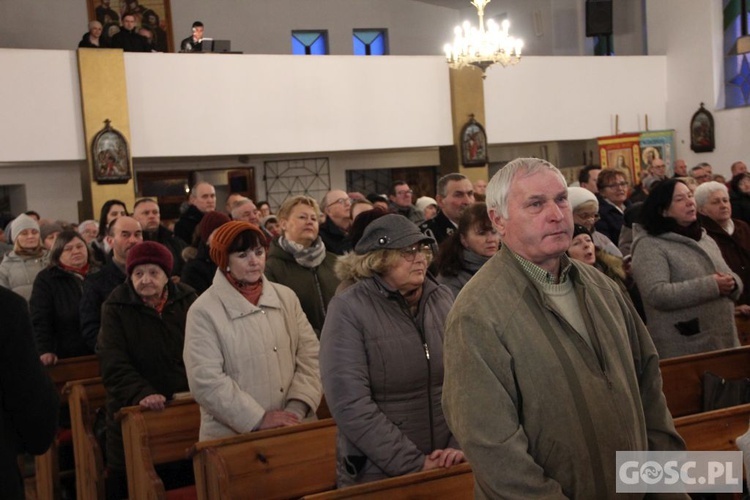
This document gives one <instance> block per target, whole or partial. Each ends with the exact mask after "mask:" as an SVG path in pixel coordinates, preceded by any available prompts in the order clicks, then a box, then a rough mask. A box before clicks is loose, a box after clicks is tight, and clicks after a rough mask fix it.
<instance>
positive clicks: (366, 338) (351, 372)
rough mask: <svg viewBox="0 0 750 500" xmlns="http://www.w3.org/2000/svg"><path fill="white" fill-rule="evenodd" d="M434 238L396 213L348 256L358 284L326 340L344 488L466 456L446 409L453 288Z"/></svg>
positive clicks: (330, 323) (325, 369) (323, 360)
mask: <svg viewBox="0 0 750 500" xmlns="http://www.w3.org/2000/svg"><path fill="white" fill-rule="evenodd" d="M433 242H434V240H433V239H432V238H430V237H429V236H425V235H424V234H423V233H422V232H421V231H420V230H419V228H418V227H417V226H416V225H415V224H414V223H413V222H411V221H410V220H408V219H407V218H406V217H403V216H401V215H396V214H388V215H384V216H382V217H380V218H378V219H376V220H374V221H372V222H371V223H370V224H369V225H368V226H367V228H366V229H365V231H364V233H363V235H362V238H361V239H360V240H359V241H358V242H357V244H356V246H355V247H354V252H353V253H350V254H347V255H345V256H343V257H340V259H346V260H347V261H348V264H349V265H348V266H347V268H348V269H349V270H350V273H351V276H350V278H351V281H352V282H353V284H352V285H351V286H350V287H349V288H347V289H346V290H344V291H343V292H341V293H340V294H339V295H337V296H336V297H334V298H333V300H332V301H331V306H330V308H329V311H328V316H327V317H326V322H325V326H324V327H323V332H322V335H321V346H320V372H321V377H322V379H323V388H324V389H325V395H326V401H327V403H328V407H329V408H330V410H331V414H332V415H333V417H334V419H335V420H336V425H337V428H338V438H337V442H336V454H337V465H336V474H337V480H338V485H339V487H343V486H348V485H352V484H356V483H363V482H367V481H375V480H378V479H382V478H386V477H392V476H399V475H402V474H408V473H410V472H417V471H420V470H430V469H435V468H440V467H451V466H452V465H455V464H458V463H460V462H462V461H463V460H464V456H463V453H462V452H461V451H460V449H459V448H458V443H457V442H456V440H455V439H454V438H453V436H452V434H451V432H450V429H448V425H447V423H446V421H445V417H444V416H443V409H442V406H441V397H442V390H443V331H444V326H445V319H446V317H447V316H448V311H450V308H451V305H452V304H453V295H452V294H451V292H450V290H449V289H448V288H447V287H444V286H442V285H439V284H438V283H437V282H436V281H435V280H434V279H433V278H432V277H430V276H429V275H428V273H427V267H428V266H429V264H430V261H431V260H432V250H431V245H430V244H431V243H433Z"/></svg>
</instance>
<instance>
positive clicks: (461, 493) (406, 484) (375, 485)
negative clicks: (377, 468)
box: [303, 464, 474, 500]
mask: <svg viewBox="0 0 750 500" xmlns="http://www.w3.org/2000/svg"><path fill="white" fill-rule="evenodd" d="M345 498H346V499H355V500H377V499H381V498H387V499H388V500H407V499H414V498H429V499H446V500H471V499H473V498H474V474H472V472H471V466H470V465H469V464H460V465H456V466H454V467H451V468H450V469H438V470H431V471H426V472H416V473H414V474H407V475H405V476H400V477H393V478H389V479H383V480H381V481H374V482H372V483H365V484H360V485H357V486H351V487H349V488H342V489H340V490H332V491H327V492H325V493H318V494H315V495H307V496H305V497H303V500H341V499H345Z"/></svg>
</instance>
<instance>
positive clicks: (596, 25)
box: [586, 0, 612, 36]
mask: <svg viewBox="0 0 750 500" xmlns="http://www.w3.org/2000/svg"><path fill="white" fill-rule="evenodd" d="M611 34H612V0H586V36H598V35H611Z"/></svg>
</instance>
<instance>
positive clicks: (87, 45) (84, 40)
mask: <svg viewBox="0 0 750 500" xmlns="http://www.w3.org/2000/svg"><path fill="white" fill-rule="evenodd" d="M103 35H104V34H103V33H102V36H101V37H99V45H94V44H93V43H91V40H90V39H89V32H88V31H87V32H86V33H84V34H83V37H81V41H80V42H78V48H82V49H107V48H109V43H107V41H106V40H104V36H103Z"/></svg>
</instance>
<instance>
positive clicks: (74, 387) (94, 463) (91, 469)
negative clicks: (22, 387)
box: [63, 377, 106, 500]
mask: <svg viewBox="0 0 750 500" xmlns="http://www.w3.org/2000/svg"><path fill="white" fill-rule="evenodd" d="M63 394H64V395H66V396H67V399H68V406H69V408H70V421H71V431H72V433H73V453H74V456H75V463H76V496H77V498H78V500H93V499H97V500H103V499H104V498H105V489H104V457H103V455H102V450H101V448H100V447H99V442H98V441H97V440H96V436H95V435H94V420H95V419H96V411H97V409H99V408H102V407H104V404H105V400H106V391H105V390H104V385H103V384H102V379H101V377H96V378H90V379H86V380H77V381H75V382H68V383H67V384H65V387H63Z"/></svg>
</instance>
